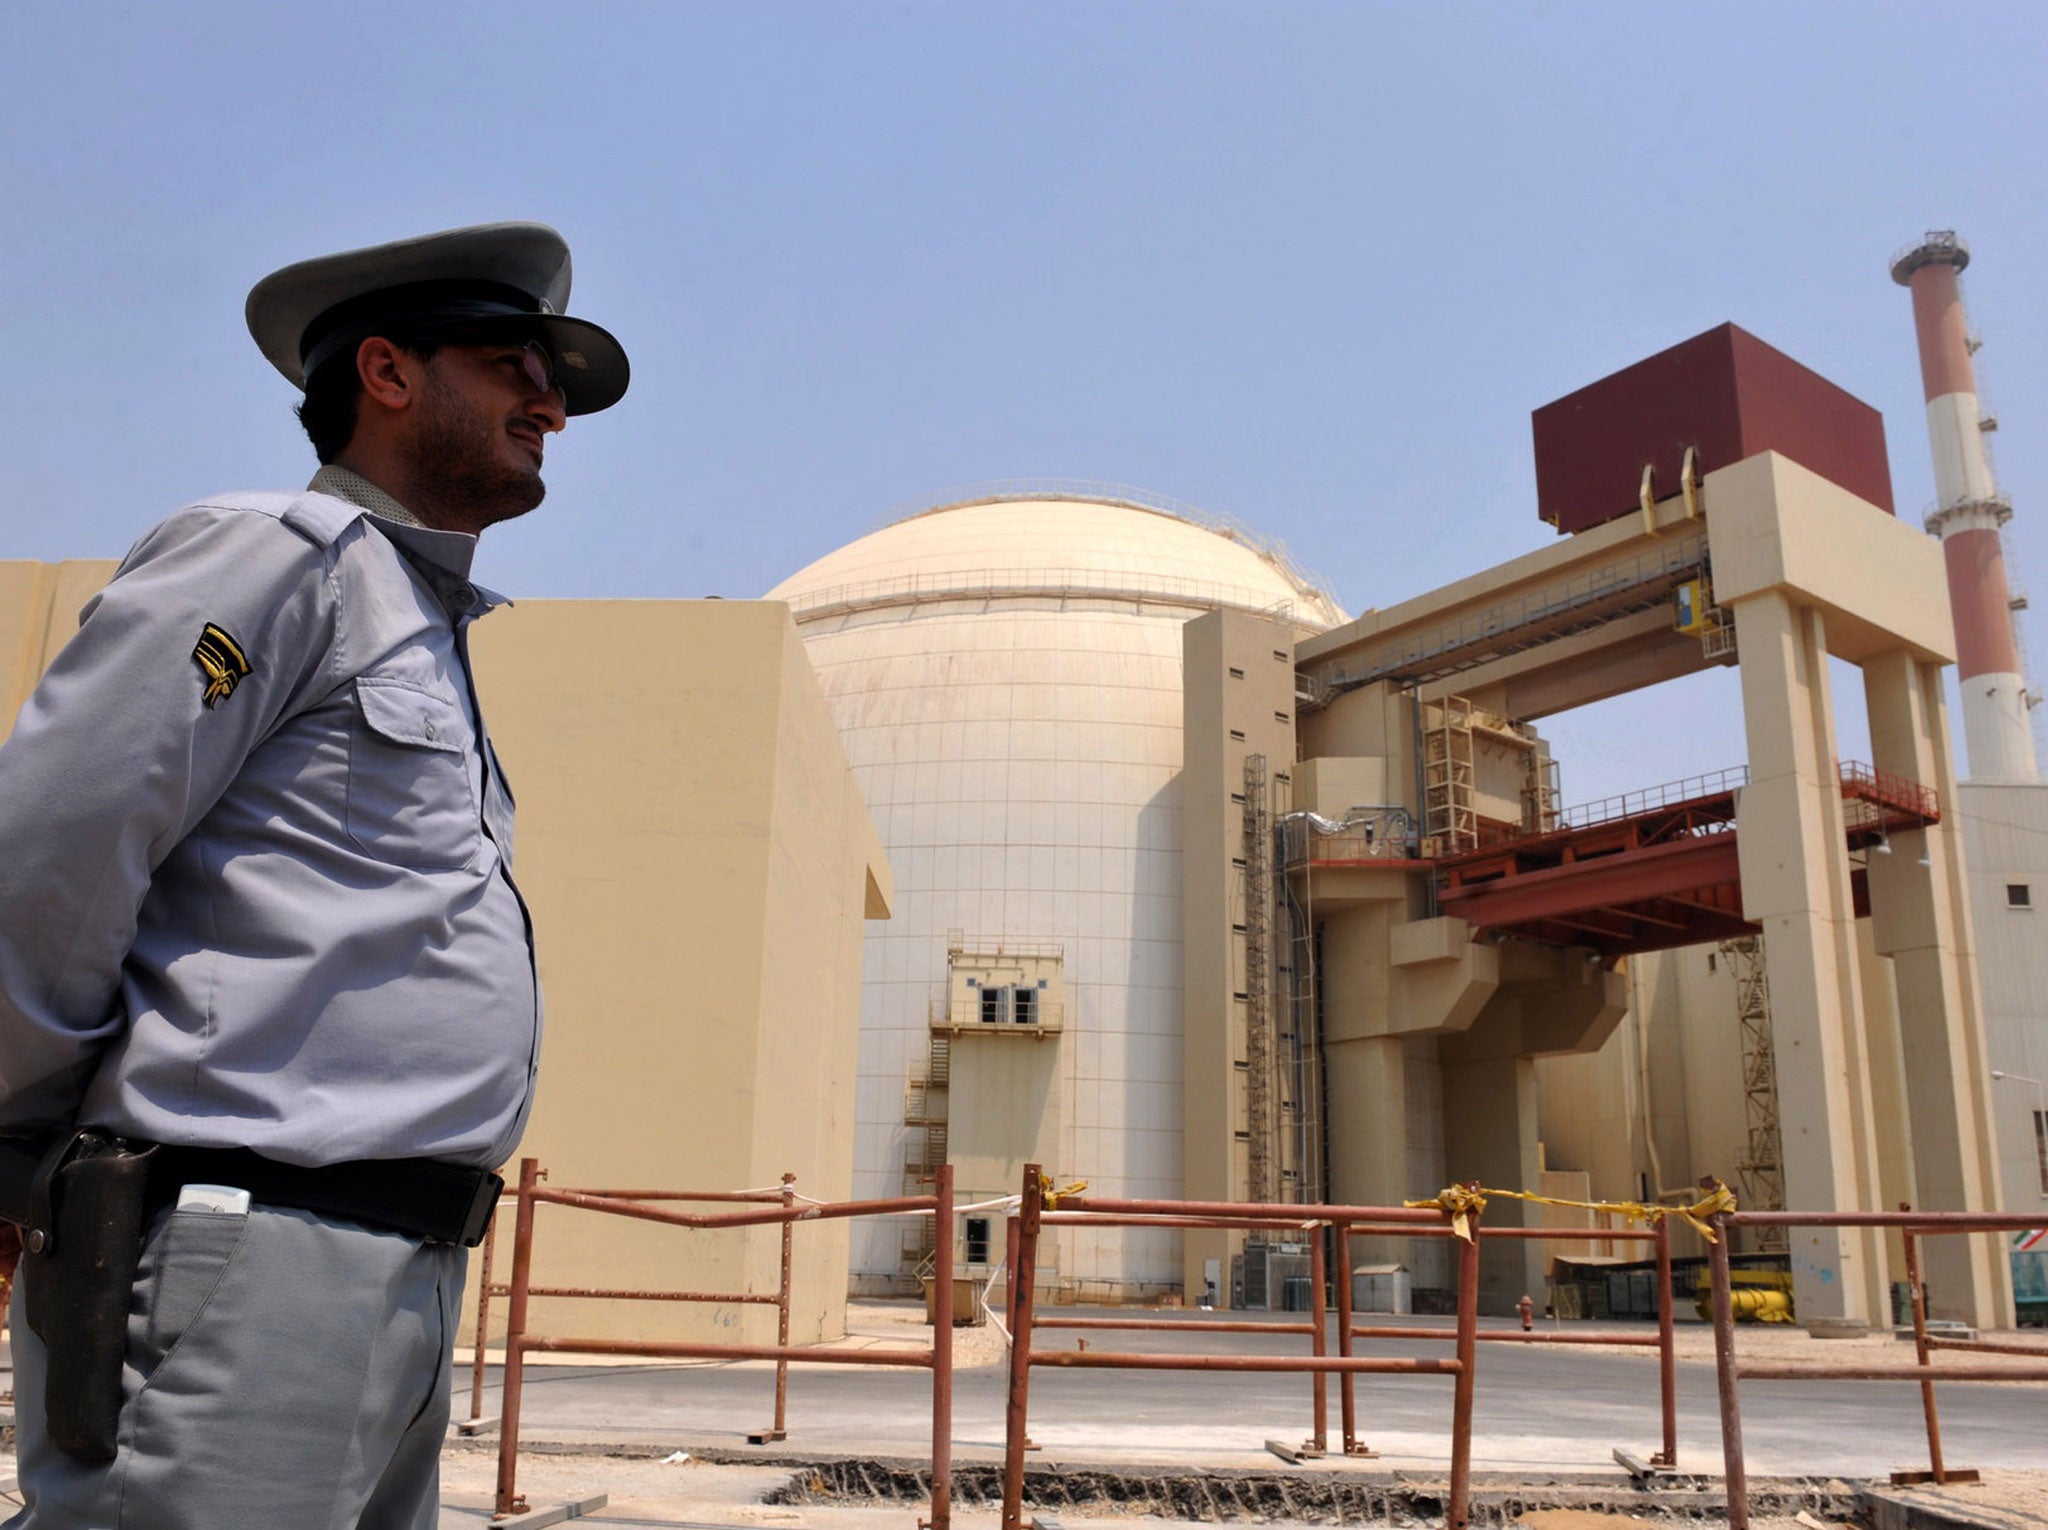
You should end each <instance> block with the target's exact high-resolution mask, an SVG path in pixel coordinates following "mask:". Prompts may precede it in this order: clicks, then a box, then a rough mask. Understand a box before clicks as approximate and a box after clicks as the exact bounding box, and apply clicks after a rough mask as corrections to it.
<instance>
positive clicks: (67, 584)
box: [0, 558, 119, 739]
mask: <svg viewBox="0 0 2048 1530" xmlns="http://www.w3.org/2000/svg"><path fill="white" fill-rule="evenodd" d="M118 566H119V565H118V564H116V563H115V562H114V561H113V560H112V559H108V558H81V559H77V560H73V561H67V562H64V563H29V562H26V561H22V560H14V561H5V562H0V739H4V738H5V737H7V735H8V734H9V733H11V732H13V731H14V719H15V717H16V715H17V714H18V713H19V712H20V711H21V706H22V703H23V702H25V701H27V700H28V697H29V692H31V691H33V690H34V689H35V687H36V681H38V680H39V679H41V678H42V674H43V671H44V670H45V669H48V668H49V666H50V660H52V659H53V658H55V657H56V656H57V650H58V649H60V648H62V647H63V646H64V644H65V643H66V642H68V641H69V640H70V637H71V634H72V633H74V632H76V631H77V630H78V613H79V611H80V610H81V609H82V608H83V607H84V605H85V603H86V602H87V601H88V600H90V599H91V598H92V596H93V593H94V591H96V590H98V589H99V587H100V586H101V585H103V584H105V583H106V582H107V581H108V580H109V579H111V578H113V577H114V570H115V569H116V568H117V567H118Z"/></svg>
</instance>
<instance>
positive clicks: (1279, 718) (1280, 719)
mask: <svg viewBox="0 0 2048 1530" xmlns="http://www.w3.org/2000/svg"><path fill="white" fill-rule="evenodd" d="M1273 721H1274V722H1276V723H1280V724H1282V725H1283V726H1284V725H1285V724H1287V723H1291V722H1293V721H1294V719H1293V718H1291V717H1289V716H1288V715H1287V714H1286V713H1285V712H1275V713H1274V714H1273Z"/></svg>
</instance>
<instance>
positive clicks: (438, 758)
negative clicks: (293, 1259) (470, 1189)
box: [0, 471, 540, 1167]
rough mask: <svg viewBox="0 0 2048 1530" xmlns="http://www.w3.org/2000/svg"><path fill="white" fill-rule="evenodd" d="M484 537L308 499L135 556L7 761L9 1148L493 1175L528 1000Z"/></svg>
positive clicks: (236, 506) (517, 1097)
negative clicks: (479, 683)
mask: <svg viewBox="0 0 2048 1530" xmlns="http://www.w3.org/2000/svg"><path fill="white" fill-rule="evenodd" d="M362 483H363V481H362V480H360V479H354V478H353V475H347V476H345V477H337V476H335V475H332V474H330V473H328V472H326V471H323V474H322V476H321V477H320V478H316V479H315V484H316V486H319V487H322V488H329V487H332V488H339V489H340V490H341V491H342V492H343V493H351V492H356V493H359V492H360V491H359V486H361V485H362ZM360 497H368V496H367V495H362V496H360ZM475 545H476V539H475V538H474V537H471V536H465V535H463V534H461V533H457V532H443V531H433V530H430V529H427V528H425V527H422V526H418V525H411V526H408V525H403V524H399V523H397V522H395V521H393V520H385V519H381V518H378V517H373V516H371V515H368V514H366V513H365V511H364V509H363V507H362V506H361V505H359V504H355V503H350V502H349V500H347V499H344V498H340V497H337V496H336V495H335V494H333V493H317V492H313V491H311V490H309V491H308V492H306V493H304V494H297V495H294V494H235V495H227V496H223V497H220V498H216V499H211V500H207V501H204V502H202V503H200V504H197V505H192V506H188V507H187V508H185V509H183V510H180V511H178V512H177V513H176V514H174V515H172V516H171V517H170V518H169V519H168V520H166V521H164V522H163V523H162V524H161V525H159V526H158V527H156V528H155V529H154V530H153V531H151V532H150V533H149V534H148V535H147V536H145V537H144V538H143V539H142V540H141V542H139V543H138V544H137V545H136V547H135V548H134V550H133V551H132V552H130V553H129V555H128V557H127V558H126V559H125V560H124V561H123V563H122V565H121V568H120V571H119V572H118V573H117V574H116V575H115V577H114V579H113V582H112V583H110V584H109V585H108V586H107V587H106V588H105V589H104V590H103V591H101V592H100V593H99V594H98V595H96V596H95V597H94V598H93V600H92V601H91V602H90V603H89V604H88V605H87V606H86V608H85V612H84V615H83V617H82V618H81V621H80V626H79V631H78V634H77V636H76V637H75V638H73V640H72V641H71V642H70V643H69V644H68V645H67V646H66V647H65V649H64V650H63V652H62V653H61V654H59V655H58V657H57V659H56V662H55V663H54V664H52V665H51V667H50V671H49V673H48V674H47V675H46V676H45V677H44V679H43V681H42V683H41V684H40V685H39V686H38V688H37V689H36V691H35V693H34V695H33V696H32V697H31V698H30V699H29V701H28V704H27V705H26V706H25V707H24V708H23V709H22V713H21V717H20V720H19V721H18V723H17V724H16V726H15V729H14V732H13V734H12V735H11V736H10V737H9V738H8V740H7V742H6V743H5V744H4V745H0V1129H7V1128H18V1127H24V1126H34V1125H41V1124H48V1123H62V1122H64V1121H67V1120H69V1119H70V1118H71V1117H72V1116H73V1114H74V1113H76V1115H77V1118H78V1119H79V1120H80V1121H81V1122H83V1123H85V1124H91V1125H103V1126H107V1127H109V1128H111V1129H113V1130H115V1131H118V1132H121V1133H123V1134H126V1135H133V1136H139V1137H144V1138H148V1139H151V1140H154V1141H159V1142H176V1143H185V1144H192V1145H201V1146H215V1147H230V1146H241V1147H250V1148H254V1149H256V1150H257V1151H258V1152H260V1153H263V1154H265V1155H266V1156H269V1157H272V1158H277V1159H281V1160H283V1161H285V1162H289V1163H299V1164H321V1163H332V1162H338V1161H341V1160H346V1159H357V1158H407V1157H433V1158H440V1159H446V1160H450V1161H454V1162H460V1163H468V1164H475V1165H479V1166H485V1167H494V1166H496V1165H497V1164H498V1163H501V1162H502V1161H503V1160H504V1159H505V1158H506V1157H507V1156H508V1155H509V1153H510V1152H511V1150H512V1148H513V1146H514V1145H515V1144H516V1143H517V1141H518V1139H519V1135H520V1132H521V1130H522V1129H523V1127H524V1125H525V1120H526V1114H527V1111H528V1109H529V1107H530V1105H531V1101H532V1084H533V1072H534V1065H535V1059H536V1056H537V1053H538V1049H539V1043H540V1002H539V991H538V986H537V984H536V981H535V976H534V966H533V952H532V938H531V926H530V924H529V922H528V919H527V914H526V908H525V904H524V903H523V901H522V900H521V899H520V896H519V894H518V891H517V889H516V888H515V887H514V885H513V883H512V875H511V850H512V797H511V793H510V791H509V790H508V788H507V786H506V783H505V778H504V774H503V772H502V770H500V768H499V766H498V762H497V759H496V757H495V755H494V753H493V751H492V750H491V747H490V742H489V739H488V737H487V736H486V735H485V733H484V730H483V726H482V719H481V715H480V713H479V711H478V708H477V703H476V694H475V687H474V685H473V683H472V681H471V678H470V670H469V654H468V646H467V637H466V628H467V626H468V624H469V623H470V622H471V621H472V620H474V619H475V618H476V617H477V616H479V615H481V614H483V613H484V612H485V611H488V610H489V609H491V607H492V606H493V605H495V604H498V603H499V602H498V601H497V599H496V598H495V597H493V596H491V595H489V594H487V593H485V592H483V591H480V590H478V589H477V588H476V587H475V586H473V585H472V584H470V582H469V579H468V573H469V565H470V558H471V556H472V554H473V552H474V550H475ZM222 637H225V638H226V640H227V642H226V643H225V644H223V643H222V642H221V641H220V639H221V638H222ZM243 666H246V673H241V672H240V670H241V669H242V667H243ZM224 679H225V681H226V686H225V688H224V686H223V680H224Z"/></svg>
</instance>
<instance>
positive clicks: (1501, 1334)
mask: <svg viewBox="0 0 2048 1530" xmlns="http://www.w3.org/2000/svg"><path fill="white" fill-rule="evenodd" d="M1336 1225H1337V1226H1338V1227H1339V1228H1340V1229H1341V1230H1340V1232H1339V1235H1338V1237H1337V1240H1336V1249H1337V1341H1338V1353H1339V1354H1340V1355H1347V1356H1348V1355H1349V1354H1350V1353H1351V1352H1352V1351H1351V1341H1352V1340H1353V1339H1404V1340H1420V1341H1424V1342H1429V1341H1436V1342H1441V1343H1453V1342H1461V1338H1460V1332H1459V1330H1457V1329H1445V1328H1398V1327H1392V1326H1386V1325H1380V1326H1373V1325H1360V1324H1358V1323H1357V1322H1355V1321H1354V1314H1353V1313H1352V1310H1351V1240H1352V1239H1353V1238H1354V1237H1361V1236H1365V1235H1367V1234H1368V1233H1372V1232H1377V1231H1378V1229H1372V1228H1363V1227H1357V1226H1353V1225H1351V1224H1348V1223H1345V1222H1343V1221H1341V1220H1340V1221H1338V1222H1337V1224H1336ZM1406 1232H1407V1233H1408V1235H1410V1236H1420V1237H1439V1238H1441V1237H1455V1236H1456V1235H1457V1234H1456V1233H1455V1231H1454V1230H1453V1229H1451V1228H1448V1227H1440V1228H1410V1229H1406ZM1472 1237H1473V1240H1474V1244H1475V1246H1476V1245H1477V1243H1478V1242H1479V1241H1480V1240H1482V1239H1491V1238H1517V1239H1535V1240H1539V1241H1542V1242H1552V1243H1587V1242H1593V1241H1596V1240H1598V1241H1603V1242H1606V1241H1612V1242H1623V1243H1648V1244H1650V1245H1651V1246H1652V1248H1653V1250H1654V1255H1655V1258H1656V1261H1657V1332H1656V1333H1655V1334H1611V1333H1566V1332H1559V1331H1555V1330H1544V1329H1540V1328H1535V1327H1532V1326H1530V1324H1529V1318H1528V1315H1527V1314H1526V1312H1525V1313H1524V1316H1523V1320H1522V1321H1523V1327H1522V1328H1521V1329H1519V1330H1516V1329H1508V1330H1495V1331H1492V1332H1485V1333H1475V1334H1474V1335H1473V1338H1474V1339H1475V1340H1476V1341H1477V1342H1478V1343H1481V1344H1614V1345H1621V1346H1626V1347H1628V1348H1641V1349H1655V1350H1656V1351H1657V1383H1658V1385H1657V1391H1658V1401H1659V1405H1660V1408H1661V1411H1662V1414H1663V1424H1664V1438H1663V1443H1662V1448H1660V1449H1659V1450H1656V1451H1654V1452H1652V1453H1651V1455H1650V1457H1649V1461H1648V1464H1649V1465H1651V1466H1654V1467H1667V1468H1675V1467H1676V1466H1677V1465H1678V1344H1677V1333H1676V1328H1675V1315H1674V1312H1673V1310H1672V1299H1673V1297H1672V1278H1671V1222H1670V1219H1669V1217H1663V1216H1660V1217H1657V1218H1656V1219H1655V1225H1654V1226H1653V1227H1648V1228H1620V1227H1602V1228H1590V1229H1589V1228H1562V1227H1482V1226H1481V1225H1480V1223H1479V1221H1478V1219H1477V1218H1476V1217H1475V1218H1474V1219H1473V1222H1472ZM1321 1279H1322V1259H1321V1247H1320V1245H1318V1246H1317V1247H1316V1249H1315V1250H1313V1257H1312V1260H1311V1267H1310V1285H1311V1287H1315V1286H1318V1285H1319V1284H1320V1282H1321ZM1320 1300H1321V1298H1320V1294H1319V1293H1318V1296H1317V1303H1318V1309H1319V1310H1320ZM1523 1300H1524V1303H1525V1304H1526V1302H1527V1300H1528V1299H1527V1298H1526V1297H1525V1298H1523ZM1338 1385H1339V1387H1340V1389H1341V1392H1342V1422H1343V1430H1344V1454H1345V1455H1347V1456H1372V1455H1374V1454H1376V1452H1374V1451H1372V1450H1370V1449H1368V1448H1367V1447H1366V1446H1365V1445H1364V1444H1363V1442H1361V1441H1360V1440H1359V1438H1358V1429H1357V1402H1356V1399H1355V1397H1354V1390H1355V1386H1356V1382H1355V1379H1354V1377H1353V1375H1352V1373H1351V1372H1348V1371H1347V1372H1345V1373H1344V1374H1343V1377H1342V1379H1341V1380H1340V1381H1339V1383H1338ZM1316 1407H1317V1413H1318V1418H1317V1431H1316V1432H1317V1435H1318V1443H1319V1444H1320V1442H1321V1435H1322V1433H1323V1430H1322V1421H1321V1416H1320V1415H1321V1407H1322V1403H1321V1398H1320V1397H1318V1398H1317V1402H1316Z"/></svg>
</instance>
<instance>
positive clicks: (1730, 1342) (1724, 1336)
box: [1702, 1181, 2048, 1530]
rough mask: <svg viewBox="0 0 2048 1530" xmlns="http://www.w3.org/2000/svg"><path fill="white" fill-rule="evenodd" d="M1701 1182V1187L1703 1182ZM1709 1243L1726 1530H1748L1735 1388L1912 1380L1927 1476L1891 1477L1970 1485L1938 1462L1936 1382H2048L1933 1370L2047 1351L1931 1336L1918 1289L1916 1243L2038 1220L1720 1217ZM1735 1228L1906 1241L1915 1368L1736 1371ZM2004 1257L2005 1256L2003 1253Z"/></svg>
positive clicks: (2019, 1372)
mask: <svg viewBox="0 0 2048 1530" xmlns="http://www.w3.org/2000/svg"><path fill="white" fill-rule="evenodd" d="M1702 1183H1706V1182H1705V1181H1702ZM1711 1221H1712V1223H1713V1228H1714V1238H1713V1241H1712V1242H1711V1244H1710V1245H1709V1247H1708V1250H1707V1263H1708V1268H1709V1271H1710V1274H1711V1280H1712V1292H1713V1318H1714V1367H1715V1374H1716V1378H1717V1381H1718V1385H1719V1388H1720V1394H1721V1454H1722V1463H1723V1471H1724V1473H1725V1477H1724V1480H1725V1484H1726V1489H1727V1497H1728V1526H1729V1530H1749V1473H1748V1467H1747V1464H1746V1463H1745V1461H1744V1458H1743V1448H1742V1413H1741V1406H1740V1402H1739V1399H1738V1397H1737V1384H1738V1383H1739V1382H1741V1381H1744V1380H1751V1381H1788V1380H1804V1379H1833V1380H1838V1381H1916V1382H1918V1383H1919V1386H1920V1402H1921V1411H1922V1414H1923V1416H1924V1418H1925V1421H1926V1427H1927V1455H1928V1462H1929V1470H1928V1471H1926V1472H1924V1473H1923V1472H1895V1473H1893V1475H1892V1480H1893V1481H1894V1482H1920V1481H1931V1482H1935V1483H1947V1482H1974V1481H1976V1480H1977V1477H1978V1474H1977V1473H1976V1472H1975V1471H1974V1470H1961V1471H1959V1470H1957V1469H1956V1468H1954V1467H1951V1466H1949V1465H1948V1464H1947V1462H1946V1461H1945V1460H1944V1458H1943V1456H1942V1447H1941V1420H1940V1417H1939V1415H1938V1413H1937V1412H1936V1409H1935V1402H1934V1384H1935V1382H1937V1381H1956V1382H1965V1381H2048V1364H2043V1365H2040V1366H2026V1367H2011V1368H1996V1367H1990V1366H1949V1367H1944V1368H1941V1369H1936V1368H1935V1367H1934V1366H1933V1365H1932V1364H1931V1361H1932V1351H1933V1350H1936V1349H1969V1350H1972V1351H1977V1352H1983V1351H1987V1350H1988V1351H1990V1352H1992V1353H1995V1354H2004V1355H2016V1356H2020V1357H2023V1358H2033V1357H2036V1356H2038V1357H2040V1358H2041V1359H2043V1360H2044V1361H2048V1347H2042V1348H2036V1347H2032V1346H2017V1345H2015V1346H2004V1345H1988V1344H1978V1343H1965V1342H1963V1341H1960V1340H1944V1339H1939V1338H1934V1337H1931V1336H1930V1335H1929V1334H1928V1332H1927V1308H1926V1303H1925V1300H1924V1298H1923V1295H1922V1292H1921V1285H1920V1254H1919V1246H1918V1244H1919V1240H1920V1239H1921V1238H1925V1237H1933V1236H1938V1235H1943V1234H1947V1235H1957V1234H1968V1233H1987V1232H2018V1231H2024V1230H2026V1229H2028V1228H2031V1227H2035V1226H2037V1225H2039V1222H2040V1218H2039V1217H2038V1216H2034V1217H2028V1216H2024V1215H2020V1216H2015V1215H2011V1214H2008V1213H2005V1212H1967V1211H1913V1210H1912V1209H1911V1208H1909V1207H1905V1206H1902V1207H1901V1208H1900V1209H1899V1210H1898V1211H1830V1212H1816V1211H1719V1212H1715V1213H1714V1214H1713V1216H1712V1218H1711ZM1737 1227H1867V1228H1891V1229H1895V1230H1897V1231H1898V1232H1899V1234H1900V1236H1901V1238H1902V1239H1903V1242H1904V1249H1905V1263H1906V1283H1907V1285H1908V1287H1909V1288H1910V1290H1911V1292H1912V1302H1913V1339H1914V1355H1915V1363H1914V1364H1912V1365H1825V1366H1786V1365H1741V1364H1739V1363H1738V1362H1737V1360H1736V1355H1735V1315H1734V1298H1733V1283H1732V1281H1731V1279H1730V1276H1729V1266H1728V1234H1729V1232H1730V1231H1731V1230H1732V1229H1734V1228H1737ZM2000 1252H2001V1253H2002V1252H2003V1250H2002V1249H2001V1250H2000Z"/></svg>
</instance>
